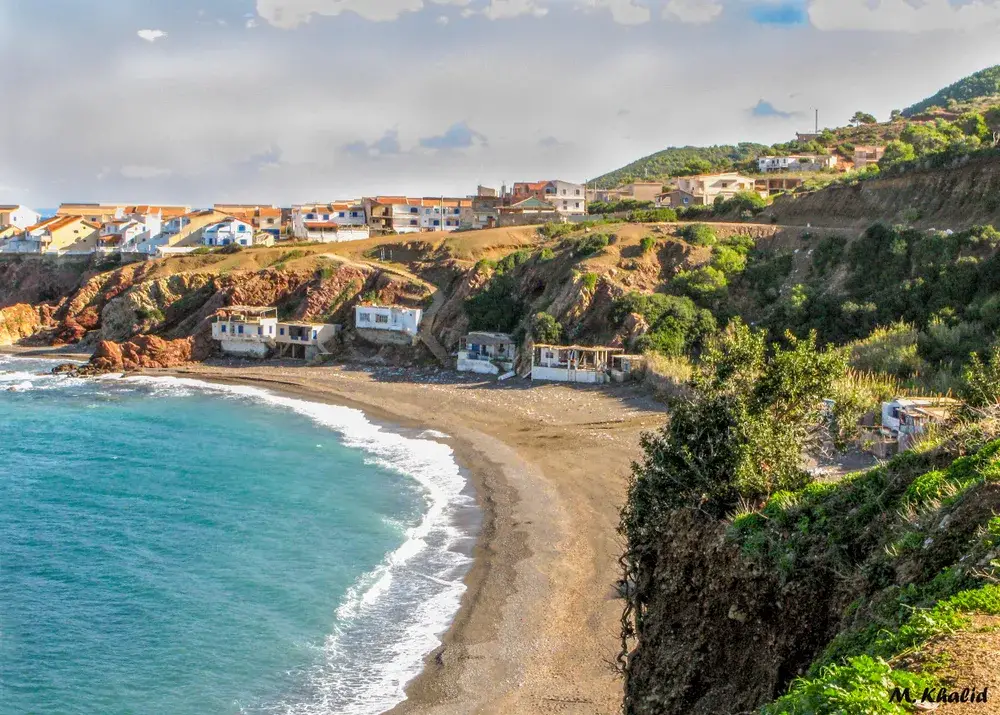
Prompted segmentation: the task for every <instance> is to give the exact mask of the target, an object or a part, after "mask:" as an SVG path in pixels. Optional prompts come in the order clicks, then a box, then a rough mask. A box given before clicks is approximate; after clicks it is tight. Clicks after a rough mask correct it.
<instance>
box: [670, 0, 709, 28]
mask: <svg viewBox="0 0 1000 715" xmlns="http://www.w3.org/2000/svg"><path fill="white" fill-rule="evenodd" d="M721 14H722V4H721V3H720V2H718V0H669V2H668V3H667V6H666V8H665V9H664V11H663V16H664V17H665V18H666V19H668V20H669V19H676V20H680V21H681V22H687V23H690V24H692V25H701V24H704V23H706V22H712V21H713V20H715V19H716V18H717V17H719V15H721Z"/></svg>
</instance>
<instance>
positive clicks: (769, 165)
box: [757, 154, 837, 173]
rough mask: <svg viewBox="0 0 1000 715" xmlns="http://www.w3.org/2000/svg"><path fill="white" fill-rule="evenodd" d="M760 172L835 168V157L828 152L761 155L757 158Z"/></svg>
mask: <svg viewBox="0 0 1000 715" xmlns="http://www.w3.org/2000/svg"><path fill="white" fill-rule="evenodd" d="M757 166H758V168H759V169H760V171H761V173H768V172H771V171H820V170H821V169H836V168H837V157H836V156H834V155H832V154H830V155H825V154H792V155H790V156H762V157H759V158H758V159H757Z"/></svg>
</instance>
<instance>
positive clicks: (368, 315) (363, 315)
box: [281, 313, 372, 333]
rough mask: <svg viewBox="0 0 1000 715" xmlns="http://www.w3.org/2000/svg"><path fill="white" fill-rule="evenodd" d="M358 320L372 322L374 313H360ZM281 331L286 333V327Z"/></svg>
mask: <svg viewBox="0 0 1000 715" xmlns="http://www.w3.org/2000/svg"><path fill="white" fill-rule="evenodd" d="M358 322H359V323H370V322H372V314H371V313H358ZM281 332H282V333H284V332H285V331H284V329H282V331H281Z"/></svg>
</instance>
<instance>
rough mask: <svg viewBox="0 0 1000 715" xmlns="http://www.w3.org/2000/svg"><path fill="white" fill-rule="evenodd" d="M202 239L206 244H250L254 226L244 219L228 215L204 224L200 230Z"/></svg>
mask: <svg viewBox="0 0 1000 715" xmlns="http://www.w3.org/2000/svg"><path fill="white" fill-rule="evenodd" d="M202 241H203V242H204V244H205V245H206V246H213V247H215V246H229V245H231V244H236V245H239V246H252V245H253V244H254V227H253V225H252V224H249V223H247V222H246V221H241V220H240V219H238V218H235V217H232V216H230V217H228V218H226V219H224V220H222V221H220V222H219V223H213V224H212V225H210V226H206V227H205V230H204V231H203V232H202Z"/></svg>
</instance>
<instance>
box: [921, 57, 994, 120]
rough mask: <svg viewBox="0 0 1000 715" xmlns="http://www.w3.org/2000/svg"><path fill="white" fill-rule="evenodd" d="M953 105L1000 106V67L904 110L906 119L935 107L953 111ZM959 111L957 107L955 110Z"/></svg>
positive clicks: (950, 87)
mask: <svg viewBox="0 0 1000 715" xmlns="http://www.w3.org/2000/svg"><path fill="white" fill-rule="evenodd" d="M952 103H957V104H966V105H977V104H992V105H995V104H1000V65H995V66H993V67H987V68H986V69H984V70H980V71H979V72H976V73H975V74H971V75H969V76H968V77H965V78H963V79H960V80H959V81H958V82H955V83H954V84H951V85H949V86H947V87H945V88H944V89H942V90H941V91H939V92H937V93H936V94H934V95H933V96H931V97H928V98H927V99H925V100H923V101H921V102H917V103H916V104H914V105H913V106H911V107H907V108H906V109H904V110H903V116H904V117H912V116H915V115H917V114H922V113H924V112H926V111H928V110H930V109H932V108H933V107H940V108H942V109H951V108H952V107H951V106H950V105H952ZM955 109H956V110H957V109H958V108H957V107H956V108H955Z"/></svg>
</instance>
